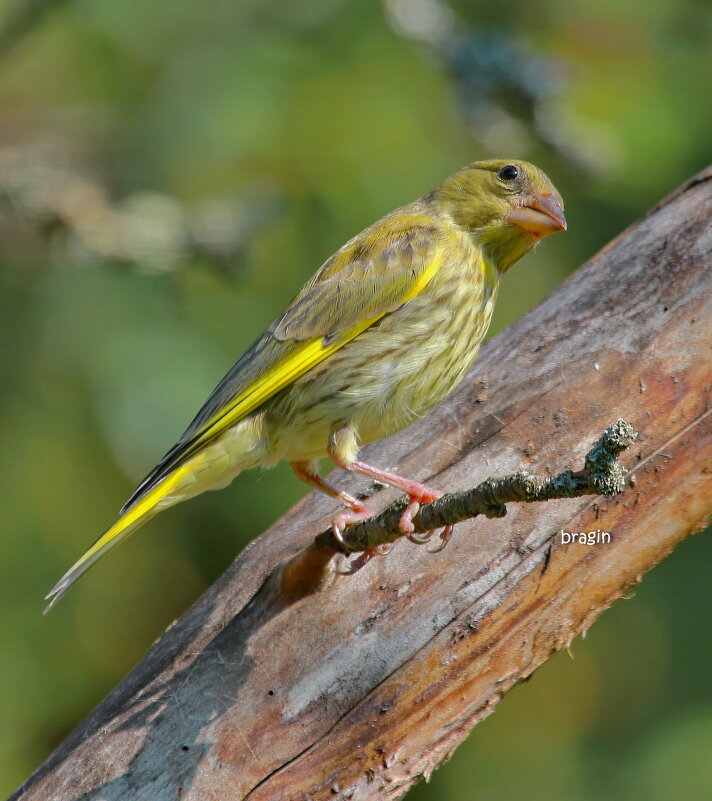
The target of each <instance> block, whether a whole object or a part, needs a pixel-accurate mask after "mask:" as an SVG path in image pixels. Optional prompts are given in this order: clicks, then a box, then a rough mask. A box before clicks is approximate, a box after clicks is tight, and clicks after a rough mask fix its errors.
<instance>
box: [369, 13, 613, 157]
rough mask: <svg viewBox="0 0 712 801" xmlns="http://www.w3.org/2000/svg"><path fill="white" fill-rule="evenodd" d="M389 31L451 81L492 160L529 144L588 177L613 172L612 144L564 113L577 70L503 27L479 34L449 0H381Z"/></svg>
mask: <svg viewBox="0 0 712 801" xmlns="http://www.w3.org/2000/svg"><path fill="white" fill-rule="evenodd" d="M382 2H383V4H384V7H385V11H386V17H387V19H388V21H389V23H390V25H391V26H392V28H393V29H394V30H395V31H396V32H397V33H398V34H399V35H401V36H404V37H406V38H407V39H410V40H412V41H414V42H417V43H418V44H420V45H421V46H424V47H425V48H427V49H428V50H429V51H430V52H431V53H432V54H433V55H434V56H435V57H437V58H438V59H439V60H440V61H441V62H442V64H443V65H444V66H445V68H446V69H447V70H448V72H449V73H450V74H451V75H452V78H453V81H454V84H455V87H456V89H457V93H458V96H459V98H460V102H461V104H462V107H463V111H464V114H465V116H466V118H467V120H468V122H469V124H470V126H471V129H472V132H473V134H474V136H475V137H476V138H477V139H479V140H480V141H482V143H483V144H484V145H485V146H486V147H488V148H489V149H491V150H492V151H493V152H498V153H501V154H504V153H512V154H516V153H522V152H526V150H527V149H528V148H529V147H530V146H531V144H532V140H537V141H539V142H540V143H542V144H544V145H546V146H548V147H549V148H551V149H552V150H553V151H555V152H556V153H557V154H558V155H559V156H560V157H563V158H565V159H567V160H568V161H570V162H571V163H572V164H574V165H575V166H577V167H578V168H579V169H583V170H586V171H594V170H601V169H604V168H608V169H613V168H614V166H615V160H614V162H613V163H611V155H612V153H611V150H610V148H609V147H606V146H604V145H606V144H608V143H607V142H604V141H602V140H601V139H600V137H595V136H593V133H592V131H591V130H590V127H589V135H588V136H586V135H582V131H585V127H584V126H583V125H581V126H576V127H575V128H574V127H572V125H571V124H570V121H571V110H570V109H568V110H567V113H566V114H563V113H562V104H563V103H565V102H566V101H565V97H566V88H567V82H568V79H569V73H570V71H571V69H572V67H571V65H570V64H567V63H566V61H565V60H563V59H561V58H556V57H555V56H553V55H551V54H545V53H544V52H542V51H537V50H536V49H535V48H533V47H532V46H530V45H526V44H524V43H523V42H522V40H521V38H518V37H516V36H515V35H514V34H513V32H512V29H505V28H504V27H486V26H483V27H474V26H472V25H469V24H467V23H466V22H464V21H463V20H462V19H459V18H458V16H457V14H456V13H455V12H454V11H453V10H452V8H451V7H450V5H448V3H447V2H445V0H382Z"/></svg>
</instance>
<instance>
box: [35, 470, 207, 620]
mask: <svg viewBox="0 0 712 801" xmlns="http://www.w3.org/2000/svg"><path fill="white" fill-rule="evenodd" d="M191 472H192V468H191V466H190V465H189V464H186V465H183V466H182V467H179V468H178V469H177V470H175V471H174V472H173V473H171V474H170V475H168V476H166V478H165V479H164V480H163V481H161V482H160V484H157V485H156V486H155V487H154V488H153V489H152V490H151V491H150V492H149V493H148V494H147V495H146V496H145V497H144V498H142V499H141V500H140V501H139V502H138V503H137V504H136V505H135V506H132V507H131V508H129V509H127V510H126V511H125V512H124V514H122V515H121V517H120V518H119V519H118V520H117V521H116V522H115V523H114V525H113V526H111V528H110V529H108V530H107V531H106V532H104V534H102V535H101V537H99V539H98V540H97V541H96V542H95V543H94V544H93V545H92V546H91V548H89V550H88V551H87V552H86V553H85V554H84V555H83V556H82V557H81V559H78V560H77V561H76V562H75V563H74V564H73V565H72V567H70V568H69V570H68V571H67V572H66V573H65V574H64V575H63V576H62V578H61V579H60V580H59V581H58V582H57V583H56V584H55V586H54V587H53V588H52V590H51V591H50V592H49V593H48V594H47V595H46V596H45V600H49V604H47V608H46V609H45V610H44V613H45V614H47V612H49V610H50V609H51V608H52V607H53V606H54V605H55V604H56V603H57V601H59V599H60V598H61V597H62V596H63V595H64V594H65V593H66V592H67V590H68V589H69V588H70V587H71V586H72V585H73V584H74V583H75V582H76V581H77V580H78V579H79V578H81V577H82V576H83V575H84V573H86V572H87V570H89V568H90V567H91V566H92V565H95V564H96V563H97V562H98V561H99V559H101V557H102V556H104V554H106V553H108V552H109V551H110V550H111V549H112V548H113V547H114V546H116V545H118V544H119V543H120V542H122V540H125V539H126V538H127V537H128V536H129V535H131V534H133V532H134V531H136V530H137V529H138V528H140V527H141V526H142V525H143V524H144V523H146V522H147V521H149V520H150V519H151V518H152V517H153V516H154V515H156V514H157V513H158V512H159V511H162V510H163V509H166V508H167V507H168V506H172V505H173V504H174V503H177V502H178V501H179V500H182V498H181V497H180V495H179V496H178V497H176V498H175V499H169V498H167V496H169V495H170V493H171V491H172V490H174V489H175V488H176V487H177V486H178V485H179V484H180V483H181V481H182V480H184V479H185V478H186V477H187V476H188V475H189V474H190V473H191ZM162 500H167V501H168V502H167V503H163V504H161V501H162ZM159 504H160V507H159Z"/></svg>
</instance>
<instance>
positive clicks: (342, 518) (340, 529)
mask: <svg viewBox="0 0 712 801" xmlns="http://www.w3.org/2000/svg"><path fill="white" fill-rule="evenodd" d="M358 504H359V505H358V507H352V508H351V509H344V510H343V511H341V512H338V513H337V514H335V515H334V516H333V517H332V518H331V530H332V531H333V532H334V536H335V537H336V539H337V540H338V541H339V542H340V543H341V544H342V545H343V544H344V529H345V528H346V526H351V525H353V524H354V523H361V522H362V521H364V520H368V518H369V517H373V516H374V515H375V514H376V513H375V512H374V511H373V509H371V507H370V506H366V504H365V503H361V502H360V501H359V502H358Z"/></svg>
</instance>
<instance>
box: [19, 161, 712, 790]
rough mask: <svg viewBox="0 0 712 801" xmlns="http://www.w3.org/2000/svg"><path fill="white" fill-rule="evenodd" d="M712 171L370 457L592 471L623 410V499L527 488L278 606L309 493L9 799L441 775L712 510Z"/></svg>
mask: <svg viewBox="0 0 712 801" xmlns="http://www.w3.org/2000/svg"><path fill="white" fill-rule="evenodd" d="M711 179H712V169H708V170H707V171H705V172H703V173H701V174H700V175H698V176H696V177H695V178H693V179H692V180H691V181H689V182H688V183H687V184H686V185H685V186H683V187H681V188H680V189H678V190H677V191H676V192H675V193H674V194H673V195H671V196H670V197H669V198H667V199H666V200H665V201H663V202H662V203H661V204H660V205H659V206H658V207H656V209H654V210H653V211H652V212H651V213H650V214H649V215H648V216H647V217H646V218H645V219H643V220H642V221H641V222H639V223H638V224H636V225H634V226H632V227H631V228H630V229H628V230H627V231H625V232H624V233H623V234H621V235H620V236H619V237H618V238H617V239H615V240H614V241H613V242H612V243H611V244H609V245H608V246H607V247H606V248H604V250H603V251H602V252H601V253H599V254H598V255H597V256H595V257H594V258H593V259H592V260H591V261H589V262H588V263H587V264H585V265H584V266H583V267H582V268H581V269H580V270H578V272H576V273H575V274H574V275H573V276H572V277H571V278H570V279H569V280H568V281H566V282H565V283H564V284H563V285H562V286H561V287H560V288H559V289H557V290H556V292H554V293H553V294H552V295H551V296H550V297H549V298H547V299H546V300H545V301H544V302H543V303H542V304H541V305H539V306H538V307H537V308H536V309H534V310H533V311H532V312H530V313H529V314H527V315H526V316H525V317H524V318H523V319H521V320H520V321H519V322H517V323H516V324H515V325H513V326H511V327H510V328H509V329H507V330H506V331H504V332H503V333H502V334H500V335H499V336H497V337H496V338H495V339H493V340H492V341H491V342H490V343H489V344H488V345H487V346H486V347H485V348H483V351H482V354H481V357H480V360H479V362H478V363H477V365H476V366H475V369H474V370H473V371H472V373H471V374H470V375H469V377H468V378H467V379H466V381H465V382H464V383H463V384H462V385H461V386H460V388H459V389H458V390H457V391H456V392H455V393H454V394H453V395H452V396H451V397H450V398H449V399H448V400H447V401H445V402H444V403H443V404H442V405H441V406H440V407H439V408H438V409H437V410H436V411H435V412H434V413H433V414H431V415H430V416H429V417H428V418H427V419H426V420H423V421H421V422H419V423H418V424H416V425H414V426H412V427H411V428H409V429H408V430H407V431H404V432H402V433H401V434H400V435H398V436H396V437H393V438H391V439H389V440H387V441H385V442H383V443H379V444H378V445H376V446H372V447H370V448H368V449H367V451H366V453H367V459H368V461H370V462H372V463H375V464H378V465H381V466H383V467H390V468H392V467H394V466H396V467H397V469H398V470H399V471H400V472H402V473H403V474H404V475H408V476H410V477H412V478H416V479H419V480H427V481H428V483H430V484H432V485H433V486H435V487H438V488H441V489H444V490H448V491H455V490H459V489H465V488H468V487H471V486H474V485H475V484H477V483H479V482H481V481H482V480H484V479H485V478H487V477H488V476H491V475H503V474H506V473H512V472H514V471H516V470H518V469H520V468H526V469H528V470H531V471H532V472H537V471H542V470H543V469H544V468H546V467H556V468H557V469H559V468H561V467H565V466H571V467H574V466H575V465H577V464H579V463H580V462H581V460H582V458H583V456H584V454H585V453H586V451H587V450H588V447H589V446H590V443H591V442H592V441H593V440H594V439H595V438H596V436H598V434H599V433H600V431H601V430H602V429H603V428H604V427H605V426H606V425H607V424H608V423H609V422H610V421H611V420H613V419H615V418H616V417H624V418H626V419H627V420H630V421H631V423H632V424H633V425H634V426H635V428H636V429H637V430H638V431H639V432H640V440H639V442H638V443H637V444H636V445H635V446H633V448H632V449H631V450H630V451H628V452H627V453H626V454H625V455H624V457H623V461H624V463H625V464H626V465H627V467H628V468H629V469H630V470H631V473H630V475H629V477H628V484H629V487H628V489H627V491H626V492H625V493H624V494H623V495H620V496H616V497H615V498H610V499H605V500H603V499H597V498H592V497H591V496H585V497H581V498H573V499H568V500H557V501H551V502H549V503H545V504H522V505H515V506H512V507H510V510H509V514H508V515H507V517H506V518H502V519H482V518H477V519H476V520H468V521H465V522H463V523H460V524H458V526H457V529H456V532H455V535H454V537H453V540H452V542H451V543H450V545H449V546H448V548H447V549H446V550H445V551H443V552H442V553H440V554H437V555H430V554H428V553H426V552H425V550H424V549H423V548H419V547H417V546H415V545H412V544H411V543H408V542H405V541H401V542H399V543H398V544H397V545H396V547H395V549H394V551H393V553H391V554H390V555H389V556H388V557H386V558H378V559H375V560H373V561H372V562H370V563H369V564H368V565H367V566H366V567H365V568H364V569H363V570H361V571H359V572H358V573H356V574H355V575H353V576H334V577H333V578H332V579H331V581H330V582H328V583H327V584H326V585H325V586H322V587H320V588H317V589H315V590H314V591H312V592H299V593H295V594H294V595H293V596H291V597H289V598H285V597H284V595H282V598H281V601H280V603H275V600H274V599H275V587H276V586H278V583H279V582H280V581H281V579H282V577H283V572H284V566H285V565H286V564H288V563H289V561H290V559H292V558H293V557H294V556H295V555H296V554H298V553H300V552H302V551H303V550H304V549H306V548H307V547H308V546H309V544H310V542H311V541H313V538H314V536H315V535H316V534H318V533H319V532H321V531H322V530H323V529H324V528H325V523H326V521H327V520H328V517H329V515H330V514H331V513H332V512H333V508H334V507H333V505H332V503H331V502H330V501H329V500H327V499H325V498H321V497H319V496H317V495H310V496H308V497H307V498H306V499H305V500H304V501H302V502H301V503H300V504H298V505H297V506H296V507H295V508H294V509H292V510H291V511H290V512H289V513H288V514H287V515H286V516H285V517H284V518H282V519H281V520H280V521H278V522H277V523H276V524H275V525H274V526H273V527H272V528H271V529H270V530H269V531H268V532H266V533H265V534H264V535H262V536H261V537H260V538H259V539H257V540H256V541H255V542H253V543H252V544H251V545H250V546H249V547H248V548H247V549H246V550H245V551H244V552H243V553H242V554H240V555H239V556H238V558H237V559H236V560H235V562H234V564H233V565H232V566H231V568H230V569H229V570H228V571H227V572H226V573H225V574H224V575H223V576H222V577H221V578H220V579H219V580H218V581H217V582H216V584H215V585H214V586H213V587H211V588H210V590H208V591H207V592H206V593H205V595H204V596H203V597H202V598H200V599H199V600H198V602H197V603H196V604H195V605H194V606H193V607H192V608H191V609H190V610H189V611H188V612H187V613H186V614H185V615H184V616H183V617H182V618H181V619H180V620H179V621H177V622H176V623H175V624H174V625H173V626H172V627H171V628H170V629H169V630H168V631H167V632H166V633H165V634H164V636H163V637H162V638H161V640H160V641H159V642H158V643H157V644H156V645H155V646H154V647H153V648H152V649H151V651H150V652H149V653H148V654H147V655H146V657H145V658H144V659H143V661H142V662H141V663H140V664H139V665H138V666H137V667H136V669H135V670H134V671H133V673H131V675H130V676H129V677H128V678H127V679H126V680H125V681H123V682H122V683H121V684H120V685H119V686H118V687H117V688H116V689H115V690H114V691H113V692H112V693H111V694H110V695H109V697H108V698H107V699H106V700H105V701H104V702H103V703H102V704H101V705H100V706H99V707H97V709H96V710H95V711H94V712H93V713H92V714H91V715H90V716H89V717H88V718H87V719H86V720H85V721H84V722H83V723H81V724H80V725H79V726H78V727H77V729H76V730H75V731H74V732H73V733H72V734H71V735H70V736H69V737H68V738H67V740H66V741H65V742H64V743H63V744H62V745H61V746H60V747H59V748H58V749H57V750H56V751H55V753H54V754H52V756H51V757H50V758H49V759H48V760H47V762H46V763H45V764H44V765H43V766H42V767H40V769H39V770H38V771H37V773H36V774H35V775H34V776H32V777H31V778H30V779H29V780H28V782H27V783H26V784H25V785H24V787H23V788H21V789H20V790H19V791H18V793H17V794H15V795H14V796H13V799H20V798H21V799H23V801H47V799H52V800H53V801H70V799H71V801H80V799H81V801H90V800H91V801H99V799H102V801H144V800H145V801H168V799H178V798H180V799H188V800H189V801H197V800H198V799H200V800H201V801H203V799H231V800H232V799H247V798H249V799H250V801H267V799H270V800H272V799H283V800H285V801H286V800H287V799H295V801H296V799H299V800H300V801H302V799H307V798H308V799H312V801H320V799H339V798H343V799H354V800H356V799H372V798H376V797H378V798H379V799H396V798H400V797H401V796H402V795H403V794H404V793H405V792H406V790H407V789H408V788H409V787H410V786H411V785H412V784H413V783H414V782H415V781H416V780H418V779H419V778H420V777H422V776H426V777H427V776H428V775H429V774H430V773H431V772H432V771H433V770H434V769H435V767H437V765H438V764H440V763H441V762H442V761H443V760H444V759H446V758H447V757H448V756H449V755H450V754H451V753H452V751H453V750H454V749H455V748H456V746H457V745H458V744H459V743H460V742H461V741H462V740H463V739H464V737H465V736H466V735H467V733H468V732H469V731H470V729H471V728H472V727H473V726H474V725H475V724H476V723H478V722H479V721H480V720H482V719H483V718H484V717H486V716H487V715H489V714H490V713H491V712H492V711H493V709H494V708H495V706H496V704H497V701H498V700H499V699H500V698H501V697H502V695H503V694H504V693H505V692H506V691H507V690H508V689H509V688H510V687H512V686H513V685H514V684H516V683H517V682H519V681H521V680H522V679H524V678H526V677H527V676H529V675H530V674H531V673H532V672H533V671H534V670H535V669H536V668H537V667H538V666H539V665H540V664H541V663H542V662H544V661H545V660H546V659H547V658H548V657H549V656H551V655H552V654H553V653H554V652H555V651H557V650H559V649H560V648H563V647H565V646H566V645H567V644H568V643H569V642H571V640H572V639H573V638H574V637H575V636H576V635H577V634H579V633H581V632H583V631H585V630H586V629H587V628H588V627H589V626H590V625H591V623H592V622H593V621H594V620H595V619H596V617H597V616H598V615H599V614H600V613H601V612H602V611H604V610H605V609H606V608H607V607H609V606H610V605H611V604H612V603H613V602H614V601H616V600H617V599H619V598H621V597H622V596H624V595H625V594H626V592H628V590H629V589H630V588H631V587H632V586H634V585H635V584H636V583H637V582H639V581H640V579H641V577H642V575H643V574H644V573H645V572H646V571H647V570H649V569H650V568H651V567H652V566H653V565H655V564H656V563H657V562H659V561H660V560H661V559H663V558H664V557H665V556H666V555H667V554H668V553H669V552H670V551H671V550H672V549H673V548H674V547H675V545H676V544H677V543H678V542H680V541H681V540H683V539H684V538H685V537H686V536H688V535H689V534H691V533H693V532H695V531H698V530H700V529H702V528H703V527H704V526H705V525H706V524H707V523H708V522H709V520H710V516H711V515H712V483H711V482H710V474H711V473H712V459H711V457H710V444H711V443H712V425H711V423H712V408H711V404H710V401H711V398H710V393H711V388H712V366H711V365H712V358H711V356H712V314H711V312H712V292H710V270H712V180H711ZM510 278H511V280H516V276H511V277H510ZM336 482H337V483H338V485H339V486H341V487H344V488H347V489H349V490H350V491H352V492H354V491H358V490H361V489H363V488H364V486H365V484H364V483H363V482H362V481H361V480H359V479H358V477H355V476H351V475H341V476H339V477H338V479H336ZM394 497H395V495H394V493H393V492H392V491H391V490H380V491H379V492H378V493H377V495H375V496H374V498H373V500H372V503H374V504H382V505H383V506H385V505H387V504H388V503H390V502H391V501H392V500H393V499H394ZM597 529H598V530H602V531H606V532H610V533H611V542H610V543H608V544H599V545H595V546H587V545H583V544H580V543H576V544H569V545H564V544H562V540H561V536H560V532H561V531H562V530H563V531H576V532H578V531H590V530H597Z"/></svg>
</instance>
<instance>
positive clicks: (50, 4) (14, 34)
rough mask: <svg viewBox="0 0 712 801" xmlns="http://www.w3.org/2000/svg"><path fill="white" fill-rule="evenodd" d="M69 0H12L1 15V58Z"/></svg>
mask: <svg viewBox="0 0 712 801" xmlns="http://www.w3.org/2000/svg"><path fill="white" fill-rule="evenodd" d="M66 2H67V0H11V1H10V2H9V3H8V5H7V6H6V8H5V10H4V12H3V13H2V15H0V58H2V57H3V56H4V55H5V54H6V53H7V52H8V51H9V50H10V49H11V48H12V47H13V46H14V45H15V44H16V43H17V42H19V40H20V39H22V38H23V37H24V36H25V35H27V34H28V33H29V32H30V31H31V30H32V29H33V28H35V27H36V26H37V25H39V24H41V23H42V22H43V21H44V19H45V17H46V15H47V14H48V13H49V12H50V11H52V10H54V9H55V8H58V7H59V6H62V5H64V4H65V3H66Z"/></svg>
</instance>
